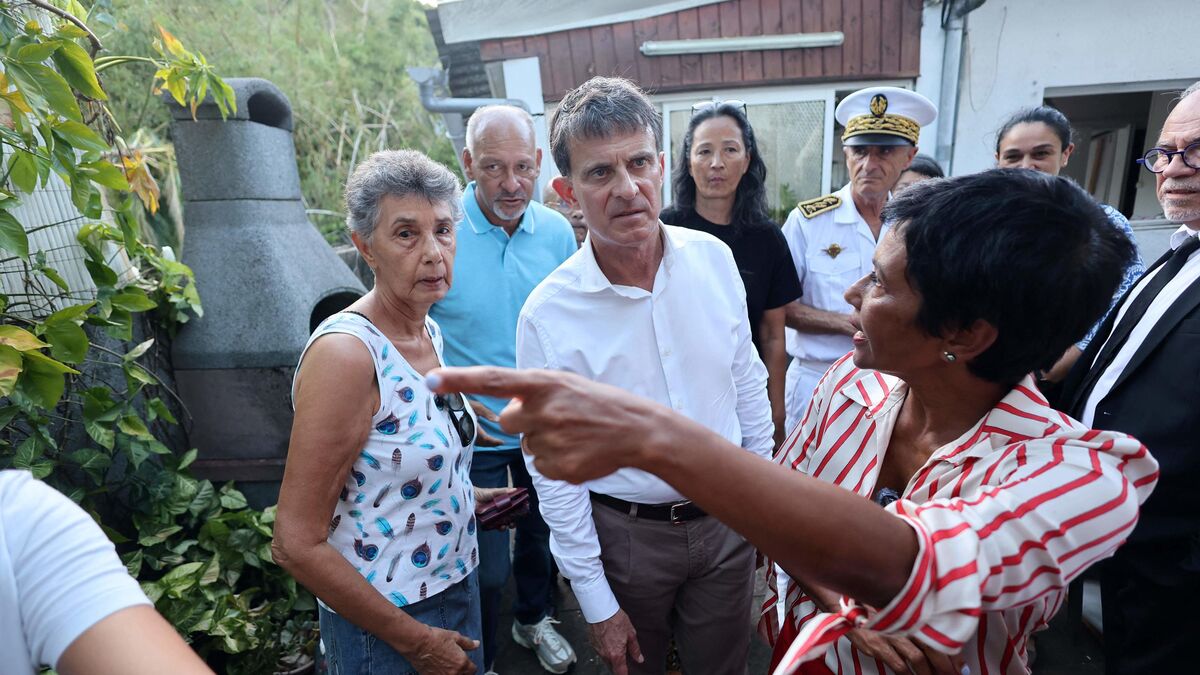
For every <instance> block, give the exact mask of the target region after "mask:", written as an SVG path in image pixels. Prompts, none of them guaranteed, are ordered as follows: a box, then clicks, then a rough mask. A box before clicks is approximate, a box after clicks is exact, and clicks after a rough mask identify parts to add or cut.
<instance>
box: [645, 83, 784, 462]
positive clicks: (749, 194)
mask: <svg viewBox="0 0 1200 675" xmlns="http://www.w3.org/2000/svg"><path fill="white" fill-rule="evenodd" d="M681 156H682V157H683V158H684V159H685V160H686V161H680V162H678V163H677V164H676V169H675V175H674V177H673V178H672V187H673V189H674V193H675V202H674V204H673V205H672V206H671V207H669V208H667V209H665V210H664V211H663V212H662V215H661V218H662V221H663V222H664V223H667V224H669V225H679V226H682V227H687V228H691V229H693V230H701V231H703V232H707V233H709V234H711V235H713V236H715V237H717V238H718V239H720V240H721V241H723V242H725V244H726V245H727V246H729V248H730V249H731V250H732V251H733V259H734V261H735V262H736V263H737V266H738V271H739V272H741V275H742V284H743V285H744V286H745V287H746V310H747V313H748V314H749V319H750V331H751V333H752V335H753V337H754V345H755V347H757V348H758V354H759V356H760V357H761V358H762V360H763V363H765V364H766V366H767V377H768V380H767V393H768V395H769V397H770V399H771V414H772V417H773V419H774V420H775V441H776V446H778V444H779V442H780V441H781V440H782V439H783V436H784V435H785V434H786V433H787V429H785V428H784V419H785V413H784V397H783V384H784V379H785V373H786V371H787V364H788V355H787V351H786V349H785V348H784V331H783V328H784V307H785V306H786V305H787V304H788V303H789V302H792V301H793V300H795V299H796V298H799V297H800V294H801V289H800V280H799V278H798V277H797V275H796V266H795V264H794V263H793V262H792V256H791V253H789V251H788V245H787V240H786V239H784V238H783V233H782V232H781V231H780V229H779V225H778V224H776V223H775V222H774V221H772V220H771V218H770V216H768V215H767V189H766V178H767V166H766V164H764V163H763V160H762V157H760V156H759V154H758V148H757V146H756V145H755V142H754V129H752V128H751V127H750V122H749V121H748V120H747V119H746V106H745V104H743V103H737V102H732V101H724V102H720V101H718V102H713V103H706V104H702V105H698V106H693V108H692V119H691V122H689V123H688V128H687V133H686V134H684V137H683V152H682V153H681Z"/></svg>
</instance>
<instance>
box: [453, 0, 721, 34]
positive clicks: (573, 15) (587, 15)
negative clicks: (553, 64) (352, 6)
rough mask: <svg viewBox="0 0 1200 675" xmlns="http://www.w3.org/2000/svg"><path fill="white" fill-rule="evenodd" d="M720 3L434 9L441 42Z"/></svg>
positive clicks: (461, 1)
mask: <svg viewBox="0 0 1200 675" xmlns="http://www.w3.org/2000/svg"><path fill="white" fill-rule="evenodd" d="M718 2H723V0H592V1H591V2H564V0H455V1H454V2H443V3H441V4H439V5H438V7H437V13H438V15H439V17H440V18H441V24H442V35H443V37H444V38H445V40H446V44H448V45H450V44H454V43H457V42H471V41H474V42H478V41H481V40H494V39H498V38H509V37H524V36H526V35H545V34H547V33H554V32H557V31H563V30H570V29H572V28H588V27H591V26H602V25H604V24H609V23H617V22H621V21H636V20H638V19H645V18H649V17H652V16H659V15H661V14H669V13H671V12H678V11H681V10H684V9H691V8H693V7H700V6H703V5H712V4H715V3H718Z"/></svg>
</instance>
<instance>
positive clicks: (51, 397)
mask: <svg viewBox="0 0 1200 675" xmlns="http://www.w3.org/2000/svg"><path fill="white" fill-rule="evenodd" d="M23 356H24V357H25V372H24V373H22V374H21V380H20V381H19V382H18V383H17V388H18V389H19V390H20V391H21V392H23V393H24V394H25V395H26V396H28V397H29V398H30V399H31V400H32V401H33V402H34V403H36V404H37V405H39V406H41V407H42V408H45V409H47V410H53V409H54V407H55V406H57V405H58V400H59V399H60V398H62V395H63V390H64V389H65V388H66V382H65V381H64V379H63V375H64V374H65V373H78V372H79V371H76V370H74V369H72V368H69V367H67V366H65V365H63V364H61V363H59V362H58V361H55V360H54V359H51V358H50V357H48V356H45V355H43V354H41V353H40V352H25V353H24V355H23Z"/></svg>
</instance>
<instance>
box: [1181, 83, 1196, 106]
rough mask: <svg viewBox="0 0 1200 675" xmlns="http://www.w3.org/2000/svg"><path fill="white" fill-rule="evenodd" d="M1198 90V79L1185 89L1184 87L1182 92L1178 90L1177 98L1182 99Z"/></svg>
mask: <svg viewBox="0 0 1200 675" xmlns="http://www.w3.org/2000/svg"><path fill="white" fill-rule="evenodd" d="M1198 91H1200V80H1197V81H1195V82H1193V83H1192V86H1190V87H1188V88H1187V89H1184V90H1183V91H1182V92H1180V93H1179V100H1180V101H1182V100H1183V99H1185V98H1187V97H1189V96H1191V95H1192V94H1194V93H1196V92H1198Z"/></svg>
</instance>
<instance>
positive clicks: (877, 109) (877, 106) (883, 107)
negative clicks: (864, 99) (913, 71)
mask: <svg viewBox="0 0 1200 675" xmlns="http://www.w3.org/2000/svg"><path fill="white" fill-rule="evenodd" d="M887 108H888V100H887V97H886V96H884V95H883V94H875V95H874V96H872V97H871V114H872V115H874V116H876V117H883V114H884V113H885V112H887Z"/></svg>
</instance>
